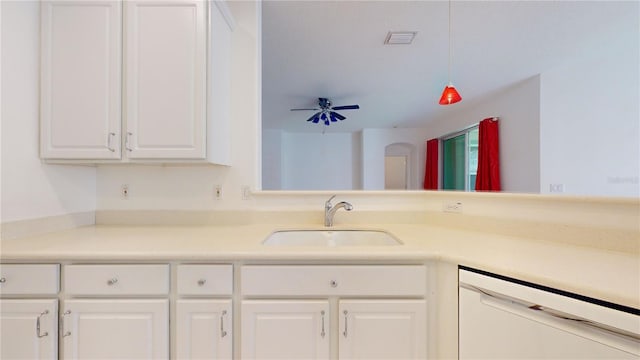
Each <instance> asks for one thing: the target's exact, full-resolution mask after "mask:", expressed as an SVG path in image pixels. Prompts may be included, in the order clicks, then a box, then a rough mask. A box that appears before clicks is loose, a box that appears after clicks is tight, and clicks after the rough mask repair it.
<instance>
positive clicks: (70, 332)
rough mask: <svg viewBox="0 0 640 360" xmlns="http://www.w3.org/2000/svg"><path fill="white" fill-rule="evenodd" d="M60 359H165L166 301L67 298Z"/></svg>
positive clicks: (167, 312) (166, 348) (167, 350)
mask: <svg viewBox="0 0 640 360" xmlns="http://www.w3.org/2000/svg"><path fill="white" fill-rule="evenodd" d="M61 312H62V317H61V319H62V324H61V327H60V331H61V334H60V335H61V337H62V348H63V353H62V354H63V359H123V360H124V359H150V360H154V359H168V358H169V300H167V299H99V300H94V299H81V300H76V299H74V300H66V301H64V303H63V306H62V309H61Z"/></svg>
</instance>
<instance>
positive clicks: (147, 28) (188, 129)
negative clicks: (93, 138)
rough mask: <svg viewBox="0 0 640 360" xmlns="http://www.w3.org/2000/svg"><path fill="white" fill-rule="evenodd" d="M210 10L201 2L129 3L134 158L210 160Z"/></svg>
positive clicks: (128, 65) (129, 137)
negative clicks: (207, 145)
mask: <svg viewBox="0 0 640 360" xmlns="http://www.w3.org/2000/svg"><path fill="white" fill-rule="evenodd" d="M205 10H206V8H205V4H204V2H203V1H200V0H172V1H160V2H155V1H154V2H151V1H127V2H126V8H125V22H126V29H127V30H126V37H125V41H126V45H125V48H126V55H125V60H126V62H125V64H126V65H125V66H126V69H125V71H126V78H127V80H126V97H127V99H128V100H127V104H126V123H127V134H126V146H127V152H128V156H129V157H130V158H166V159H171V158H183V159H202V158H204V157H205V150H206V149H205V140H206V133H205V130H206V129H205V121H206V118H205V116H206V105H205V93H206V85H207V84H206V11H205Z"/></svg>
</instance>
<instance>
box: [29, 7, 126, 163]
mask: <svg viewBox="0 0 640 360" xmlns="http://www.w3.org/2000/svg"><path fill="white" fill-rule="evenodd" d="M121 13H122V8H121V3H120V2H117V1H93V0H91V1H75V0H74V1H43V2H42V5H41V90H40V91H41V114H40V117H41V136H40V138H41V144H40V152H41V156H42V158H45V159H119V158H120V136H121V134H120V124H121V108H120V104H121V100H120V97H121V87H122V83H121V50H120V49H121V47H122V45H121V43H122V40H121V39H122V30H121V29H122V24H121V19H122V15H121Z"/></svg>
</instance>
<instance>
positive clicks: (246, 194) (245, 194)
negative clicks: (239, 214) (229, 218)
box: [241, 185, 251, 200]
mask: <svg viewBox="0 0 640 360" xmlns="http://www.w3.org/2000/svg"><path fill="white" fill-rule="evenodd" d="M241 190H242V200H249V199H251V187H249V186H248V185H243V186H242V189H241Z"/></svg>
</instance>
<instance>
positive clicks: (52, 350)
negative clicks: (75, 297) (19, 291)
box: [0, 299, 58, 360]
mask: <svg viewBox="0 0 640 360" xmlns="http://www.w3.org/2000/svg"><path fill="white" fill-rule="evenodd" d="M0 331H1V332H2V336H0V359H38V360H40V359H43V360H44V359H57V358H58V346H57V345H58V300H57V299H39V300H32V299H28V300H27V299H2V300H0Z"/></svg>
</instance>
